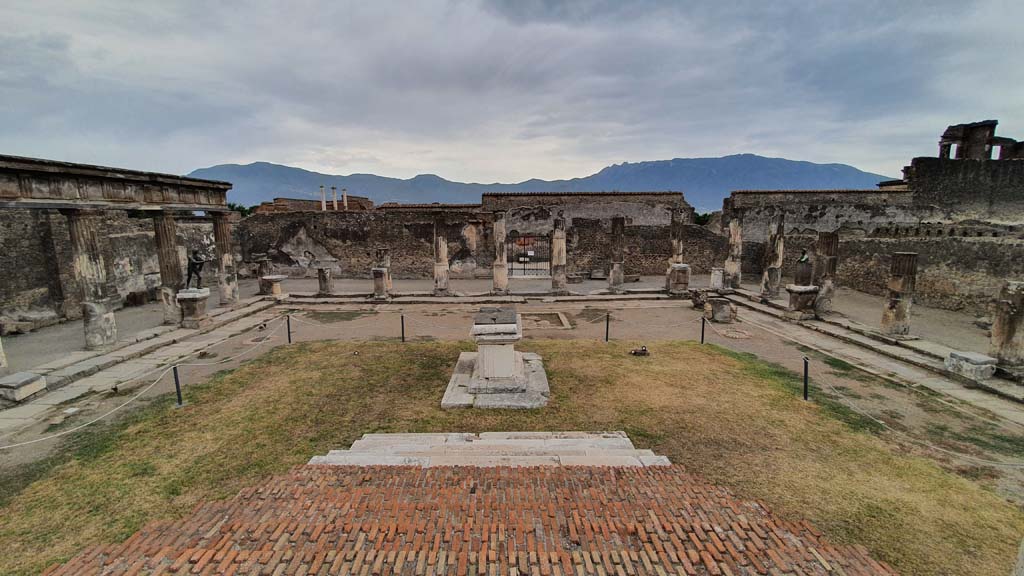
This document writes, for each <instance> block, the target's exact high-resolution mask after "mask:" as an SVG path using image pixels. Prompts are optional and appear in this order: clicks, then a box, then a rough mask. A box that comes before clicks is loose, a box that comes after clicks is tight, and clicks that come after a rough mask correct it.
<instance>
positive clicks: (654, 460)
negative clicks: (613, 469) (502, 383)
mask: <svg viewBox="0 0 1024 576" xmlns="http://www.w3.org/2000/svg"><path fill="white" fill-rule="evenodd" d="M309 463H310V464H319V465H331V466H421V467H424V468H431V467H437V466H476V467H492V466H668V465H670V464H671V462H669V460H668V458H666V457H664V456H657V455H655V454H650V453H639V452H637V453H629V452H624V451H619V452H618V453H594V454H581V455H572V454H561V455H552V454H523V455H508V454H501V453H494V454H489V453H482V454H432V455H418V456H399V455H395V454H379V453H373V452H344V451H335V452H332V453H330V454H328V455H327V456H314V457H313V458H312V459H311V460H310V461H309Z"/></svg>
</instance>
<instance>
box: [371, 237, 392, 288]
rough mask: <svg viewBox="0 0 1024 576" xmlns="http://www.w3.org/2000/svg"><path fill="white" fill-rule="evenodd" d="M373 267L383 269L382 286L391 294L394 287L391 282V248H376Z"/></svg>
mask: <svg viewBox="0 0 1024 576" xmlns="http://www.w3.org/2000/svg"><path fill="white" fill-rule="evenodd" d="M374 268H383V269H384V288H385V289H387V291H388V294H391V293H392V292H393V291H394V290H395V287H394V285H393V284H392V282H391V249H390V248H377V265H376V266H374Z"/></svg>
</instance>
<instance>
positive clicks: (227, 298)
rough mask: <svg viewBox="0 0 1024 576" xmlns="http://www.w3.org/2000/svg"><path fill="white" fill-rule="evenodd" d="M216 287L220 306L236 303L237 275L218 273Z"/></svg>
mask: <svg viewBox="0 0 1024 576" xmlns="http://www.w3.org/2000/svg"><path fill="white" fill-rule="evenodd" d="M217 289H218V290H219V291H220V304H221V306H230V305H232V304H238V276H236V275H235V274H218V275H217Z"/></svg>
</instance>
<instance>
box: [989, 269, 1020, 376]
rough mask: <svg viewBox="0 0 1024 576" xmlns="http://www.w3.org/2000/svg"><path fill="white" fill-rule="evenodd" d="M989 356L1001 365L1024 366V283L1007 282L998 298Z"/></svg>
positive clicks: (995, 305)
mask: <svg viewBox="0 0 1024 576" xmlns="http://www.w3.org/2000/svg"><path fill="white" fill-rule="evenodd" d="M989 354H991V355H992V356H994V357H996V358H997V359H998V360H999V363H1000V364H1005V365H1007V366H1015V367H1016V366H1024V282H1016V281H1010V282H1007V283H1006V284H1004V285H1003V287H1002V289H1001V290H1000V291H999V295H998V296H996V299H995V302H994V305H993V310H992V338H991V343H990V347H989Z"/></svg>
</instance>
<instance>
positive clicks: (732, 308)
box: [704, 298, 736, 324]
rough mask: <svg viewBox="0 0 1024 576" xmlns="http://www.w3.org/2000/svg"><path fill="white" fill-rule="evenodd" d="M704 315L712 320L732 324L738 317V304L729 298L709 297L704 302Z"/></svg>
mask: <svg viewBox="0 0 1024 576" xmlns="http://www.w3.org/2000/svg"><path fill="white" fill-rule="evenodd" d="M704 317H705V318H707V319H708V320H710V321H712V322H717V323H721V324H730V323H732V322H733V320H735V319H736V305H735V304H733V303H732V302H730V301H729V299H728V298H708V299H707V302H705V304H704Z"/></svg>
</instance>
